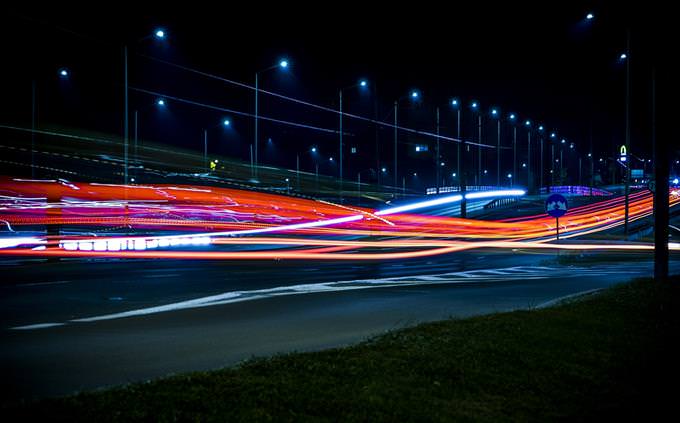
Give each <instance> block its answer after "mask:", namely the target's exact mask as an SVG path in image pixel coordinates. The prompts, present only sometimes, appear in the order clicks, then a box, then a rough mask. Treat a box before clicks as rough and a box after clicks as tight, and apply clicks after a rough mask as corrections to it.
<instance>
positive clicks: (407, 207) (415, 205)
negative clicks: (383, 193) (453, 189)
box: [375, 195, 463, 216]
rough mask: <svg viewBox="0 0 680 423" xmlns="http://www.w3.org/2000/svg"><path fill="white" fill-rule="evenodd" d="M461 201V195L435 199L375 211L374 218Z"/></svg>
mask: <svg viewBox="0 0 680 423" xmlns="http://www.w3.org/2000/svg"><path fill="white" fill-rule="evenodd" d="M462 199H463V196H462V195H451V196H448V197H442V198H437V199H436V200H429V201H419V202H417V203H413V204H406V205H404V206H398V207H391V208H389V209H385V210H380V211H377V212H376V213H375V214H376V216H386V215H389V214H395V213H401V212H405V211H410V210H416V209H422V208H425V207H432V206H439V205H441V204H448V203H455V202H457V201H460V200H462Z"/></svg>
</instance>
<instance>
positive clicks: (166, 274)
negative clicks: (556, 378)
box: [144, 273, 179, 278]
mask: <svg viewBox="0 0 680 423" xmlns="http://www.w3.org/2000/svg"><path fill="white" fill-rule="evenodd" d="M175 276H179V273H162V274H160V275H144V277H145V278H173V277H175Z"/></svg>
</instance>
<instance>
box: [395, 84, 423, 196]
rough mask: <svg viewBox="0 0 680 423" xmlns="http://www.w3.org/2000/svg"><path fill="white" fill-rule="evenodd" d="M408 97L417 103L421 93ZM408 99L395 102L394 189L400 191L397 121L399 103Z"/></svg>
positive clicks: (401, 98)
mask: <svg viewBox="0 0 680 423" xmlns="http://www.w3.org/2000/svg"><path fill="white" fill-rule="evenodd" d="M408 97H409V98H410V99H411V100H412V101H416V100H418V99H419V97H420V92H419V91H417V90H412V91H411V92H410V93H409V94H408ZM404 98H406V96H402V97H399V98H398V99H396V100H394V189H395V190H398V188H397V183H398V171H397V170H398V167H397V157H398V153H397V132H398V131H397V125H398V120H397V114H398V111H399V102H400V101H401V100H403V99H404Z"/></svg>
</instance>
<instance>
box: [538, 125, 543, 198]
mask: <svg viewBox="0 0 680 423" xmlns="http://www.w3.org/2000/svg"><path fill="white" fill-rule="evenodd" d="M538 142H539V144H540V150H541V151H540V154H541V158H540V160H539V162H540V168H541V174H540V176H539V182H538V193H539V194H540V193H541V189H543V142H544V140H543V125H539V126H538Z"/></svg>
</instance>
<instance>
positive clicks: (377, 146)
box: [373, 84, 385, 184]
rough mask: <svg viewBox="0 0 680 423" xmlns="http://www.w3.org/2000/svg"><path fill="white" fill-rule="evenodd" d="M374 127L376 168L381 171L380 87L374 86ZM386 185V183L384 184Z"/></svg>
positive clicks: (379, 174) (379, 173)
mask: <svg viewBox="0 0 680 423" xmlns="http://www.w3.org/2000/svg"><path fill="white" fill-rule="evenodd" d="M373 121H374V122H375V123H374V124H373V127H374V129H375V168H376V169H378V170H380V127H379V126H378V86H377V85H376V84H373ZM381 174H382V172H380V171H379V172H378V184H380V176H381ZM382 183H383V184H384V183H385V182H384V181H383V182H382Z"/></svg>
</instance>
